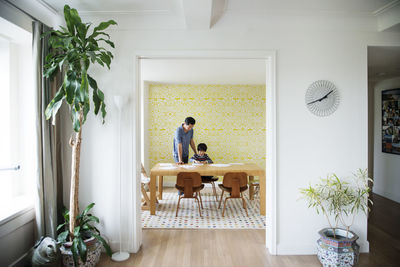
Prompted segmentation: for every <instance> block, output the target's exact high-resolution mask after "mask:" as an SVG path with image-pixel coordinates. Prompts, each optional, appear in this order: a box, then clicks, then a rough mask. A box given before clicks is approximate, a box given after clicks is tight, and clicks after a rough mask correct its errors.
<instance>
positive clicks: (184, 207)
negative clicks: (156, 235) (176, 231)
mask: <svg viewBox="0 0 400 267" xmlns="http://www.w3.org/2000/svg"><path fill="white" fill-rule="evenodd" d="M203 191H205V190H203ZM217 192H218V193H219V196H220V191H219V190H218V191H217ZM201 196H202V199H203V209H202V210H201V214H202V215H203V217H200V216H199V209H198V206H197V203H196V202H195V200H194V199H181V203H180V207H179V212H178V217H175V212H176V206H177V204H178V194H177V192H174V193H170V192H164V193H163V200H161V201H159V202H160V203H159V204H157V212H156V214H157V215H156V216H151V215H150V212H149V211H142V226H143V228H183V229H265V216H262V215H260V213H259V210H260V207H259V203H260V201H259V199H258V198H257V196H256V198H255V199H254V200H249V199H248V193H247V192H246V193H245V199H246V204H247V210H248V213H249V216H246V211H245V210H244V209H243V206H242V200H241V199H229V200H228V201H227V203H226V210H225V217H222V209H223V205H224V203H223V202H224V200H225V197H227V196H228V193H225V195H224V199H223V200H222V204H221V208H220V209H218V203H217V202H216V200H215V196H214V195H212V194H211V192H207V191H205V192H202V194H201ZM218 199H219V198H218Z"/></svg>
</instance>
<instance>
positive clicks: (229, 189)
mask: <svg viewBox="0 0 400 267" xmlns="http://www.w3.org/2000/svg"><path fill="white" fill-rule="evenodd" d="M218 186H219V187H220V188H221V189H222V190H224V191H227V192H232V188H231V187H225V186H224V185H223V184H219V185H218ZM247 188H248V186H247V185H246V186H243V187H241V188H240V192H243V191H246V190H247Z"/></svg>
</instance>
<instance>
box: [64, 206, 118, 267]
mask: <svg viewBox="0 0 400 267" xmlns="http://www.w3.org/2000/svg"><path fill="white" fill-rule="evenodd" d="M93 206H94V203H91V204H90V205H89V206H87V207H86V209H85V210H84V211H83V212H82V213H81V214H79V215H78V216H77V218H76V222H75V223H76V224H75V225H76V226H75V230H74V233H73V235H71V233H70V231H69V229H68V226H69V220H70V217H69V211H66V212H64V214H63V215H64V220H65V221H64V223H63V224H60V225H59V226H58V227H57V231H60V230H62V231H61V233H60V234H59V235H58V238H57V240H58V242H60V243H61V244H62V247H61V248H60V250H61V254H62V261H63V265H64V266H87V267H89V266H90V267H91V266H95V265H96V264H97V263H98V262H99V259H100V254H101V248H102V246H104V248H105V250H106V253H107V254H108V256H110V257H111V254H112V253H111V249H110V246H109V245H108V244H107V242H106V241H105V239H104V238H103V237H102V236H101V235H100V231H99V230H98V229H97V228H96V227H95V226H93V225H92V223H99V219H98V218H97V217H96V216H93V215H92V214H90V213H89V211H90V209H92V208H93Z"/></svg>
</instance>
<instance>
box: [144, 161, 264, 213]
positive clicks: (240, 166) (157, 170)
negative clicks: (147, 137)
mask: <svg viewBox="0 0 400 267" xmlns="http://www.w3.org/2000/svg"><path fill="white" fill-rule="evenodd" d="M180 172H198V173H199V174H200V175H202V176H224V175H225V174H226V173H228V172H245V173H246V174H247V176H248V178H249V184H250V183H252V181H253V180H254V177H255V176H257V177H259V180H260V192H259V194H260V214H261V215H265V192H266V191H265V170H264V169H262V168H261V167H259V166H258V165H257V164H254V163H230V164H204V165H200V164H199V165H198V164H184V165H178V164H175V163H157V164H156V165H155V166H154V167H153V168H152V169H151V171H150V214H151V215H155V214H156V198H157V190H156V189H157V188H156V185H157V177H158V198H159V199H160V200H162V191H163V177H164V176H177V175H178V173H180ZM249 190H250V198H252V196H253V194H252V190H253V188H252V187H251V186H250V188H249Z"/></svg>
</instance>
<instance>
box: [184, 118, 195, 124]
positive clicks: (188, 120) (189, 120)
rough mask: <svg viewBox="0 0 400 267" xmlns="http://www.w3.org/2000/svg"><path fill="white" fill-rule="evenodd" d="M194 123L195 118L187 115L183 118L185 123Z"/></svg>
mask: <svg viewBox="0 0 400 267" xmlns="http://www.w3.org/2000/svg"><path fill="white" fill-rule="evenodd" d="M195 123H196V120H195V119H193V118H192V117H187V118H186V119H185V124H186V125H189V124H193V125H195Z"/></svg>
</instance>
